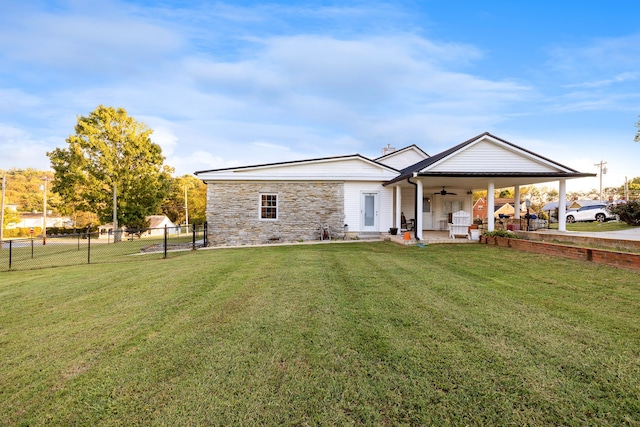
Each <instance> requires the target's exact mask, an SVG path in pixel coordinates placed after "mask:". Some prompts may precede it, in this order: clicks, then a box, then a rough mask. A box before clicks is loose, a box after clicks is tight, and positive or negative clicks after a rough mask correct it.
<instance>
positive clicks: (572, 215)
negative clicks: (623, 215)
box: [566, 204, 616, 223]
mask: <svg viewBox="0 0 640 427" xmlns="http://www.w3.org/2000/svg"><path fill="white" fill-rule="evenodd" d="M566 219H567V222H569V223H572V222H576V221H598V222H605V221H607V220H609V219H616V216H615V215H613V214H612V213H611V212H609V210H608V209H607V205H605V204H599V205H587V206H583V207H581V208H580V209H578V210H577V211H569V212H567V216H566Z"/></svg>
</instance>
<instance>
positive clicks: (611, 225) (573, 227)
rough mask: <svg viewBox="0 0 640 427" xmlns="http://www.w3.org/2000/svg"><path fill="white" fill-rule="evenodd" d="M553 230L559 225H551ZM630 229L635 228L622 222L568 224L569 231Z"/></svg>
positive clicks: (555, 223)
mask: <svg viewBox="0 0 640 427" xmlns="http://www.w3.org/2000/svg"><path fill="white" fill-rule="evenodd" d="M549 228H551V229H552V230H557V229H558V223H557V222H554V223H551V225H550V226H549ZM629 228H633V226H631V225H629V224H627V223H624V222H621V221H608V222H598V221H588V222H574V223H573V224H570V223H567V231H588V232H594V231H595V232H597V231H619V230H627V229H629Z"/></svg>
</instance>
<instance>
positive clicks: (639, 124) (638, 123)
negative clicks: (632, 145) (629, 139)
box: [633, 116, 640, 142]
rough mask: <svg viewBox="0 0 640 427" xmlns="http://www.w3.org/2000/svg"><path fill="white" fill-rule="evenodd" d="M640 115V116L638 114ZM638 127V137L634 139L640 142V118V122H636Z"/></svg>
mask: <svg viewBox="0 0 640 427" xmlns="http://www.w3.org/2000/svg"><path fill="white" fill-rule="evenodd" d="M638 117H640V116H638ZM636 127H637V128H638V131H637V132H636V137H635V138H633V140H634V141H635V142H640V120H638V122H637V123H636Z"/></svg>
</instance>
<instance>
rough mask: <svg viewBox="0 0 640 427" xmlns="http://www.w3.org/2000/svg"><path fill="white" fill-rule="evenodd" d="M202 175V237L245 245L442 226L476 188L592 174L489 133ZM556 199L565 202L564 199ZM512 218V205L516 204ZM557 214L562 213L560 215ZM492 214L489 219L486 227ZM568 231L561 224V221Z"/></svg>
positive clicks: (562, 184)
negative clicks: (408, 224)
mask: <svg viewBox="0 0 640 427" xmlns="http://www.w3.org/2000/svg"><path fill="white" fill-rule="evenodd" d="M195 175H196V176H198V177H199V178H200V179H202V180H203V181H204V182H205V183H206V184H207V208H206V215H207V222H208V237H209V242H210V244H212V245H251V244H261V243H269V242H275V241H278V242H282V241H289V242H293V241H301V240H317V239H318V238H319V237H320V234H319V230H321V229H324V227H328V228H329V229H331V230H332V235H334V236H336V235H344V234H346V235H347V236H349V235H355V236H358V235H366V234H380V233H383V232H387V231H388V230H389V229H390V228H392V227H396V228H401V227H400V225H401V218H402V216H403V215H405V216H406V218H407V219H408V220H410V219H413V220H414V221H415V224H416V226H415V229H414V232H413V233H414V234H413V236H414V237H415V238H416V239H422V237H423V233H424V232H429V231H431V230H446V229H448V224H449V223H450V222H451V215H452V213H453V212H457V211H459V210H464V211H466V212H469V213H470V214H472V212H473V199H472V192H473V191H474V190H486V191H487V195H488V196H487V201H486V205H487V206H494V204H495V200H494V196H493V194H494V191H495V189H496V188H507V187H513V188H514V194H515V198H516V199H517V200H519V199H520V187H521V186H523V185H532V184H539V183H547V182H553V181H558V185H559V195H560V198H561V200H563V201H564V200H565V198H566V181H567V180H568V179H575V178H582V177H593V176H595V174H592V173H581V172H578V171H576V170H574V169H571V168H569V167H567V166H563V165H561V164H559V163H557V162H555V161H553V160H550V159H547V158H545V157H542V156H540V155H538V154H535V153H533V152H531V151H529V150H526V149H524V148H521V147H519V146H517V145H515V144H513V143H511V142H508V141H506V140H504V139H502V138H499V137H497V136H494V135H492V134H490V133H488V132H485V133H483V134H480V135H478V136H475V137H473V138H471V139H469V140H467V141H464V142H462V143H461V144H458V145H456V146H454V147H452V148H450V149H448V150H445V151H443V152H441V153H438V154H435V155H433V156H429V155H428V154H427V153H426V152H425V151H423V150H422V149H421V148H419V147H417V146H415V145H411V146H409V147H405V148H402V149H399V150H393V149H392V147H389V146H387V147H386V149H385V151H384V152H383V155H382V156H381V157H378V158H375V159H371V158H367V157H365V156H362V155H360V154H352V155H346V156H336V157H325V158H316V159H308V160H297V161H288V162H280V163H270V164H260V165H250V166H239V167H231V168H223V169H213V170H205V171H198V172H195ZM562 206H564V205H562ZM514 215H515V217H516V218H518V217H519V215H520V212H519V210H518V211H516V212H515V213H514ZM562 217H564V215H562ZM494 227H495V221H494V217H493V215H489V217H488V218H487V228H488V230H489V231H492V230H494ZM560 230H566V224H565V223H564V222H563V223H562V224H560Z"/></svg>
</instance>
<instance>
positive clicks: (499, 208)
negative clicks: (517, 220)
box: [493, 197, 527, 218]
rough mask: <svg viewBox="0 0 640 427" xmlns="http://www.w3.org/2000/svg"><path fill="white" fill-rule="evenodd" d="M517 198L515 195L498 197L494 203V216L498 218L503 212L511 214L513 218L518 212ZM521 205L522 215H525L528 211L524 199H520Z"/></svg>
mask: <svg viewBox="0 0 640 427" xmlns="http://www.w3.org/2000/svg"><path fill="white" fill-rule="evenodd" d="M515 200H516V199H515V198H513V197H506V198H499V199H496V200H495V204H494V211H493V216H494V218H498V217H499V216H500V214H502V215H503V216H509V217H511V218H513V217H514V216H515V213H516V210H515V206H516V204H515ZM519 206H520V216H524V215H525V214H526V213H527V208H526V206H525V205H524V202H523V201H522V200H520V204H519Z"/></svg>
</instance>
